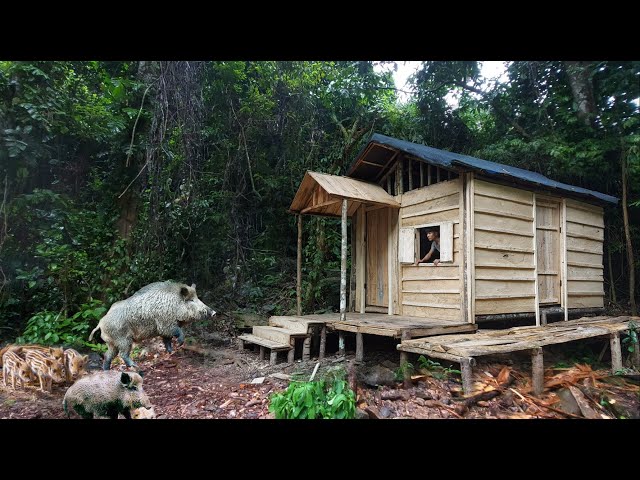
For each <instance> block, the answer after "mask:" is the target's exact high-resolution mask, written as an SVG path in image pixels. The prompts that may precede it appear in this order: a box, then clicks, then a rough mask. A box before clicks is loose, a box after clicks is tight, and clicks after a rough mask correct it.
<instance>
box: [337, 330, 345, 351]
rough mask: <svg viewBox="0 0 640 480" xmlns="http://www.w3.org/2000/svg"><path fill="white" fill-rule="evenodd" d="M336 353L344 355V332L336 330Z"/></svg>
mask: <svg viewBox="0 0 640 480" xmlns="http://www.w3.org/2000/svg"><path fill="white" fill-rule="evenodd" d="M338 355H344V332H343V331H341V330H340V331H338Z"/></svg>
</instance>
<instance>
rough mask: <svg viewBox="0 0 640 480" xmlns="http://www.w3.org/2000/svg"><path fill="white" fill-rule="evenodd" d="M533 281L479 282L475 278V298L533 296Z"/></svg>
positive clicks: (532, 279)
mask: <svg viewBox="0 0 640 480" xmlns="http://www.w3.org/2000/svg"><path fill="white" fill-rule="evenodd" d="M535 287H536V286H535V279H534V278H531V279H528V280H527V281H515V282H514V281H509V280H480V279H478V278H477V276H476V283H475V292H476V298H482V297H489V296H491V295H499V296H501V298H505V297H509V296H513V295H528V296H531V295H535V293H536V292H535Z"/></svg>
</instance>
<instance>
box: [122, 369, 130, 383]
mask: <svg viewBox="0 0 640 480" xmlns="http://www.w3.org/2000/svg"><path fill="white" fill-rule="evenodd" d="M120 383H122V384H123V385H129V384H130V383H131V377H130V376H129V374H128V373H127V372H122V375H120Z"/></svg>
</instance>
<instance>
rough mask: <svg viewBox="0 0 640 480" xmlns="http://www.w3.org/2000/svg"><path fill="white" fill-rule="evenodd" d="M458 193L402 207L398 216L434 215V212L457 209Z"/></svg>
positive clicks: (458, 202)
mask: <svg viewBox="0 0 640 480" xmlns="http://www.w3.org/2000/svg"><path fill="white" fill-rule="evenodd" d="M459 196H460V193H459V192H457V191H455V192H451V193H449V194H447V195H446V196H444V197H440V198H434V199H431V200H425V201H424V202H420V203H416V204H413V205H410V206H405V205H404V204H403V205H402V209H401V212H400V214H401V215H402V216H403V217H405V216H406V217H407V218H408V217H410V216H411V217H415V216H418V215H423V214H425V213H435V212H436V211H443V209H444V210H450V209H452V208H457V207H459V206H460V205H459V204H460V200H459Z"/></svg>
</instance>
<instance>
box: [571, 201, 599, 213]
mask: <svg viewBox="0 0 640 480" xmlns="http://www.w3.org/2000/svg"><path fill="white" fill-rule="evenodd" d="M566 202H567V207H570V208H575V209H578V210H585V211H587V212H591V213H595V214H598V215H603V214H604V209H603V208H602V207H600V206H599V205H592V204H590V203H585V202H580V201H578V200H574V199H572V198H567V200H566Z"/></svg>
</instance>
